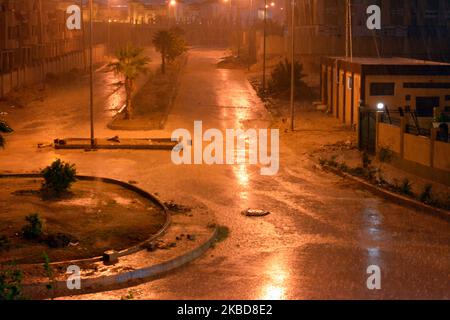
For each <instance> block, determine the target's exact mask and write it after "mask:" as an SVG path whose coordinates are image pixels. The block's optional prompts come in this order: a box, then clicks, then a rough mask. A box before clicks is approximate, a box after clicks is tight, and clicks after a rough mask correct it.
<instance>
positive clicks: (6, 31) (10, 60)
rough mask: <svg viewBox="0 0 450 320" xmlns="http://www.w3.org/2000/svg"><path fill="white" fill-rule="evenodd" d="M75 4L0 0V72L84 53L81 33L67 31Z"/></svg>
mask: <svg viewBox="0 0 450 320" xmlns="http://www.w3.org/2000/svg"><path fill="white" fill-rule="evenodd" d="M71 4H73V1H62V0H45V1H44V0H0V72H6V71H9V70H11V69H14V68H17V67H20V66H23V65H30V64H33V63H35V62H37V61H40V60H42V59H49V58H53V57H57V56H60V55H64V54H67V53H69V52H73V51H77V50H81V48H82V42H81V31H69V30H67V28H66V9H67V7H68V6H69V5H71Z"/></svg>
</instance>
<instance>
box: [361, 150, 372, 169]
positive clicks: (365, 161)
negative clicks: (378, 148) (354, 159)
mask: <svg viewBox="0 0 450 320" xmlns="http://www.w3.org/2000/svg"><path fill="white" fill-rule="evenodd" d="M371 164H372V160H371V159H370V156H369V154H368V153H367V152H364V153H363V154H362V166H363V168H364V169H367V168H368V167H369V166H370V165H371Z"/></svg>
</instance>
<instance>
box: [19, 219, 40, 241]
mask: <svg viewBox="0 0 450 320" xmlns="http://www.w3.org/2000/svg"><path fill="white" fill-rule="evenodd" d="M25 220H26V221H27V222H28V224H27V225H26V226H25V227H23V229H22V234H23V237H24V238H25V239H28V240H37V239H40V238H41V237H42V229H43V225H44V223H43V222H42V219H41V217H40V216H39V214H38V213H34V214H30V215H29V216H26V217H25Z"/></svg>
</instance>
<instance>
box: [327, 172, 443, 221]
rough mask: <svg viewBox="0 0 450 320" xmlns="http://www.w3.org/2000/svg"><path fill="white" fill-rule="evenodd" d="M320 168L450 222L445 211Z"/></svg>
mask: <svg viewBox="0 0 450 320" xmlns="http://www.w3.org/2000/svg"><path fill="white" fill-rule="evenodd" d="M321 167H322V168H324V169H325V170H328V171H330V172H332V173H334V174H336V175H338V176H341V177H343V178H347V179H350V180H352V181H353V182H356V183H358V184H360V185H361V186H363V187H364V188H365V189H367V190H369V191H371V192H373V193H375V194H378V195H380V196H383V197H385V198H387V199H389V200H391V201H396V202H400V203H401V204H403V205H406V206H410V207H413V208H415V209H417V210H420V211H422V212H426V213H427V214H430V215H433V216H435V217H438V218H441V219H443V220H446V221H450V212H449V211H447V210H445V209H440V208H435V207H432V206H429V205H427V204H424V203H422V202H419V201H417V200H414V199H410V198H407V197H405V196H402V195H399V194H396V193H394V192H391V191H388V190H385V189H382V188H380V187H377V186H374V185H373V184H371V183H368V182H367V181H364V180H362V179H360V178H357V177H355V176H352V175H350V174H348V173H345V172H341V171H339V170H337V169H335V168H332V167H330V166H328V165H323V166H321Z"/></svg>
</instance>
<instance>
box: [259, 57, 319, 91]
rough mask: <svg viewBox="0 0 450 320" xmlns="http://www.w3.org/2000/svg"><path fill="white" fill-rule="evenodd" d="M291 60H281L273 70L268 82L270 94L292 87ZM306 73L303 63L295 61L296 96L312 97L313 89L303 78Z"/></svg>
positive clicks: (288, 89)
mask: <svg viewBox="0 0 450 320" xmlns="http://www.w3.org/2000/svg"><path fill="white" fill-rule="evenodd" d="M291 65H292V64H291V62H290V61H288V60H287V59H286V60H285V61H280V62H279V63H278V64H277V65H276V67H275V69H274V70H273V71H272V74H271V79H270V80H269V82H268V86H267V88H268V90H267V91H268V93H269V94H275V95H276V94H284V93H287V92H289V91H290V88H291ZM305 77H306V75H305V74H304V73H303V65H302V64H301V63H299V62H298V61H295V62H294V88H295V97H296V98H310V97H311V89H310V88H309V87H308V86H307V85H306V83H305V82H304V81H303V79H304V78H305Z"/></svg>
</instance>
